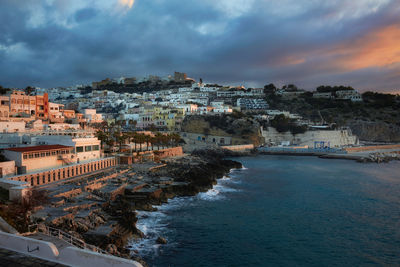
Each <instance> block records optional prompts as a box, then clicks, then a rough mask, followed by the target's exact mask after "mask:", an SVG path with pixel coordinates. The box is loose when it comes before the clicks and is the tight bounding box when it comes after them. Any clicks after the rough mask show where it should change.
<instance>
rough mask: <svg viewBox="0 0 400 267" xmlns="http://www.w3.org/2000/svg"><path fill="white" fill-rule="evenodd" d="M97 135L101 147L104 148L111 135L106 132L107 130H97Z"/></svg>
mask: <svg viewBox="0 0 400 267" xmlns="http://www.w3.org/2000/svg"><path fill="white" fill-rule="evenodd" d="M96 137H97V138H98V139H99V140H100V142H101V143H100V144H101V149H104V144H106V143H107V141H108V139H109V136H108V135H107V134H106V133H105V132H102V131H97V132H96Z"/></svg>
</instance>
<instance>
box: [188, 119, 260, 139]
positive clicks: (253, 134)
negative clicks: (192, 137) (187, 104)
mask: <svg viewBox="0 0 400 267" xmlns="http://www.w3.org/2000/svg"><path fill="white" fill-rule="evenodd" d="M182 131H183V132H189V133H200V134H204V135H215V136H231V137H232V142H233V144H248V143H253V144H255V145H259V144H261V142H262V138H261V133H260V124H259V123H258V122H257V121H255V120H254V119H252V118H251V117H247V116H245V115H244V114H241V113H238V112H235V113H234V114H230V115H227V114H223V115H214V116H200V115H194V116H186V118H185V120H184V121H183V124H182Z"/></svg>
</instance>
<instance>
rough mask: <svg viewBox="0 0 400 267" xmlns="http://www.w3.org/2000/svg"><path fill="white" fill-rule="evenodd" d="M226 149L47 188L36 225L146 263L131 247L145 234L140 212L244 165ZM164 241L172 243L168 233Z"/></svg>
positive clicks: (35, 216) (191, 193)
mask: <svg viewBox="0 0 400 267" xmlns="http://www.w3.org/2000/svg"><path fill="white" fill-rule="evenodd" d="M240 155H243V154H241V153H232V152H229V151H223V150H215V149H214V150H201V151H194V152H193V153H192V154H191V155H187V156H184V157H177V158H170V159H166V160H165V161H163V162H162V163H160V164H154V163H144V164H134V165H132V166H125V167H117V168H114V169H111V170H110V171H109V173H102V174H99V175H97V176H96V177H89V178H86V179H82V180H80V181H73V182H69V183H66V184H64V185H58V186H55V187H54V188H53V189H46V190H47V191H48V194H49V198H50V199H49V200H50V201H49V203H47V204H45V205H43V206H41V207H37V208H36V210H35V212H33V213H32V215H31V218H30V219H31V223H35V224H36V223H37V224H38V225H39V226H38V228H40V227H42V228H43V226H44V225H47V226H51V227H54V228H57V229H61V230H63V231H65V232H67V233H69V234H71V235H73V236H74V237H76V238H79V239H82V240H84V241H85V242H87V243H88V244H92V245H95V246H97V247H99V248H101V249H103V250H105V251H107V252H108V253H109V254H112V255H116V256H120V257H125V258H131V259H134V260H136V261H139V262H141V263H142V264H143V265H144V266H146V264H145V262H144V261H143V260H142V259H141V258H140V257H139V256H138V255H137V254H136V253H134V252H132V251H130V250H129V249H128V248H127V244H128V242H129V241H130V240H132V239H140V238H144V237H145V235H144V234H143V233H142V232H141V231H140V230H139V229H138V228H137V227H136V222H137V220H138V218H137V215H138V214H137V211H155V210H156V209H155V208H154V207H153V205H161V204H163V203H167V202H168V199H171V198H174V197H177V196H194V195H196V194H198V193H200V192H205V191H208V190H209V189H211V188H212V187H213V186H214V185H215V184H217V179H219V178H222V177H223V176H224V175H226V174H228V173H229V172H230V170H231V169H235V168H242V164H241V163H239V162H236V161H233V160H228V159H226V157H233V156H240ZM157 242H158V243H159V244H165V243H166V242H168V241H167V240H165V239H164V238H163V237H159V239H158V240H157Z"/></svg>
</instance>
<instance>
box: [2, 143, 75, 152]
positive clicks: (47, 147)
mask: <svg viewBox="0 0 400 267" xmlns="http://www.w3.org/2000/svg"><path fill="white" fill-rule="evenodd" d="M62 148H72V146H63V145H41V146H26V147H13V148H6V149H5V150H10V151H14V152H34V151H43V150H54V149H62Z"/></svg>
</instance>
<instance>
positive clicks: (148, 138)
mask: <svg viewBox="0 0 400 267" xmlns="http://www.w3.org/2000/svg"><path fill="white" fill-rule="evenodd" d="M150 141H151V136H150V135H147V134H144V142H146V151H148V150H149V143H150Z"/></svg>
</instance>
